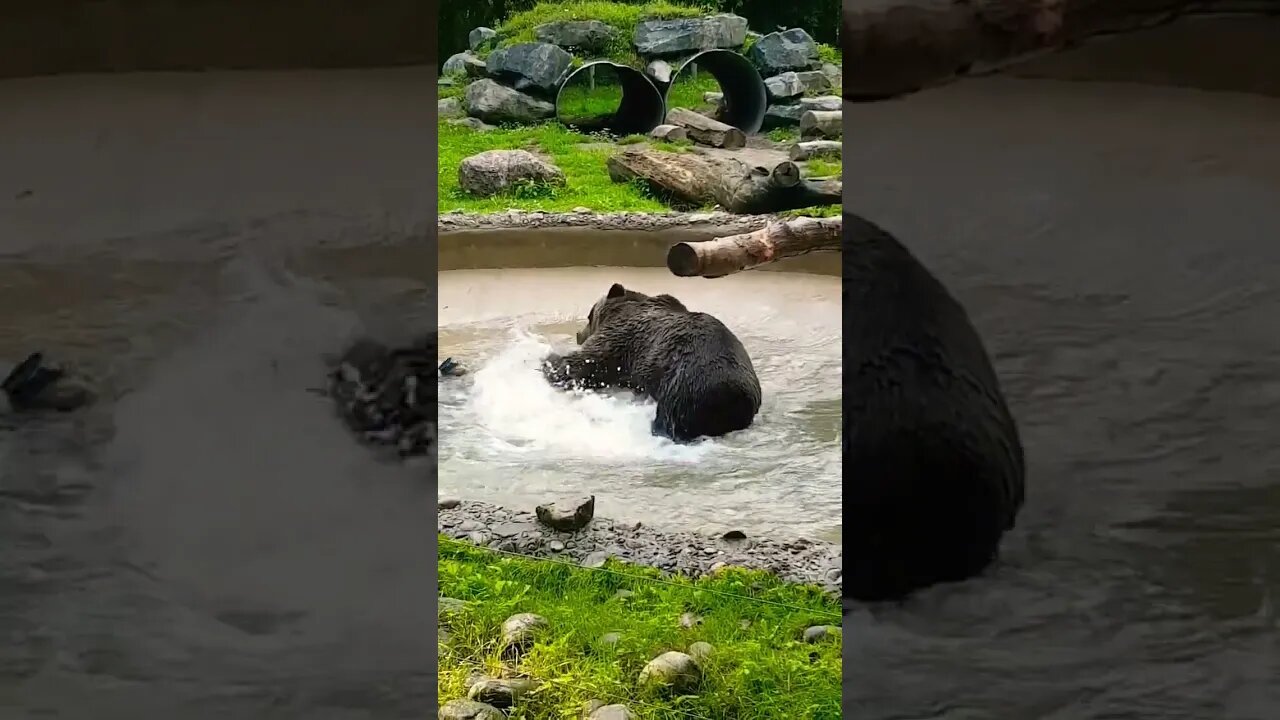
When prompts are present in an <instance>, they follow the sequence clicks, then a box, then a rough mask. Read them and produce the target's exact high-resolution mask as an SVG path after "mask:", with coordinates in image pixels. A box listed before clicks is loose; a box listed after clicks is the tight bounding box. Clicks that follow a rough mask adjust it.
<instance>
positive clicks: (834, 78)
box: [819, 63, 844, 87]
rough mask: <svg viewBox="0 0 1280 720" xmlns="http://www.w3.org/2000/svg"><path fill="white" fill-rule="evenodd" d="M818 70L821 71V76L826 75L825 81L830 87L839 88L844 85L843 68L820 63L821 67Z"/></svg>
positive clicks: (832, 64)
mask: <svg viewBox="0 0 1280 720" xmlns="http://www.w3.org/2000/svg"><path fill="white" fill-rule="evenodd" d="M819 70H821V71H822V74H823V75H826V76H827V79H828V80H830V81H831V86H832V87H839V86H841V85H843V84H844V68H842V67H840V66H839V65H836V64H834V63H822V67H821V68H819Z"/></svg>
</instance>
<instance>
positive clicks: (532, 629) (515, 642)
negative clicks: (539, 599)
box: [502, 613, 550, 650]
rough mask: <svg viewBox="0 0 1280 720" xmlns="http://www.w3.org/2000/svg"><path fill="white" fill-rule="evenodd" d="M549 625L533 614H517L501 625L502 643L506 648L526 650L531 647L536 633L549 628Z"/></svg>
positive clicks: (539, 616) (542, 618)
mask: <svg viewBox="0 0 1280 720" xmlns="http://www.w3.org/2000/svg"><path fill="white" fill-rule="evenodd" d="M549 625H550V623H548V622H547V619H546V618H544V617H542V616H541V615H537V614H535V613H517V614H515V615H512V616H511V617H509V618H507V619H506V620H505V621H503V623H502V642H503V643H505V644H506V645H507V647H514V648H519V649H521V650H526V649H528V648H529V646H531V645H533V641H534V640H535V639H536V637H537V635H538V633H540V632H542V631H543V630H545V629H546V628H547V627H549Z"/></svg>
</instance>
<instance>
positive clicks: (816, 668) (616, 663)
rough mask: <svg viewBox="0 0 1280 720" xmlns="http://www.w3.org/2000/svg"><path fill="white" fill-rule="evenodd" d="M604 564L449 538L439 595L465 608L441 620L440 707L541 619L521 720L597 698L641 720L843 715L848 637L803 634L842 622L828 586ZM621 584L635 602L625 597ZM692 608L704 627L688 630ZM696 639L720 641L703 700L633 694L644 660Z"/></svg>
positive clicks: (707, 666) (569, 714) (491, 669)
mask: <svg viewBox="0 0 1280 720" xmlns="http://www.w3.org/2000/svg"><path fill="white" fill-rule="evenodd" d="M605 570H610V571H613V572H606V571H604V570H590V569H586V568H581V567H577V566H572V565H566V564H560V563H550V562H540V561H535V560H529V559H524V558H512V557H506V556H499V555H496V554H494V553H492V552H491V551H488V550H483V549H480V548H476V547H474V546H471V545H467V544H464V543H461V542H459V541H456V540H452V539H449V538H447V537H444V536H442V537H441V538H440V550H439V570H438V573H439V580H440V593H441V594H442V595H444V596H446V597H450V598H454V599H458V600H463V601H465V602H466V604H465V606H464V607H463V608H462V609H461V610H458V611H455V612H452V613H449V614H446V615H445V616H444V617H445V621H446V623H447V626H448V630H449V633H450V634H451V637H450V638H449V640H448V641H447V642H446V643H444V644H443V645H442V649H441V657H440V671H439V675H438V688H439V692H440V700H441V702H442V703H443V702H446V701H448V700H450V699H454V698H459V697H465V687H466V685H465V681H466V680H467V678H468V676H470V675H471V674H472V673H474V672H477V671H478V672H482V673H485V674H490V675H493V676H497V675H498V674H499V672H500V671H501V669H502V668H503V660H502V650H503V648H502V647H501V644H500V636H499V627H500V626H501V624H502V622H503V620H505V619H506V618H508V617H510V616H511V615H513V614H515V613H519V612H534V613H537V614H539V615H542V616H544V617H545V618H547V620H548V621H549V623H548V627H547V629H546V631H545V632H544V633H543V634H542V635H541V636H540V638H539V640H538V642H537V643H536V644H535V645H534V646H533V647H532V649H530V650H529V651H528V652H527V653H526V654H525V655H524V656H523V657H522V658H521V659H520V660H519V663H518V665H516V666H515V667H514V668H511V669H513V670H515V671H517V672H519V673H522V674H524V675H526V676H528V677H531V678H533V679H535V680H537V681H538V682H539V686H538V688H537V689H536V690H534V691H533V692H531V693H530V694H528V695H526V696H524V697H523V698H522V699H521V701H520V702H519V703H518V704H517V706H516V707H515V708H514V709H513V710H512V711H511V713H510V716H509V717H510V718H512V719H513V720H543V719H551V718H556V719H559V718H576V717H580V716H581V710H580V708H581V706H582V704H583V703H584V702H585V701H587V700H590V699H598V700H604V701H606V702H621V703H625V704H627V705H628V706H629V707H630V708H631V710H632V711H633V712H634V713H635V714H636V715H637V717H639V718H644V719H645V720H658V719H659V718H661V719H663V720H667V719H669V718H678V717H687V716H688V715H692V716H694V717H701V718H717V719H723V720H766V719H772V718H787V719H792V718H795V719H804V720H828V719H830V720H835V719H836V718H839V717H840V716H841V715H840V679H841V644H840V641H839V639H838V638H837V639H834V640H831V641H826V642H819V643H815V644H808V643H805V642H803V641H802V639H801V636H802V633H803V632H804V629H805V628H806V627H809V626H810V625H824V624H828V625H838V624H839V620H838V618H839V617H840V610H839V603H838V602H837V601H836V600H835V599H833V598H830V597H828V596H827V595H825V594H824V593H823V592H822V591H821V590H820V589H818V588H813V587H806V586H798V585H789V584H785V583H782V582H780V581H779V580H777V579H776V578H773V577H771V576H767V575H765V574H762V573H756V572H751V571H746V570H741V569H731V570H726V571H723V572H721V573H719V574H717V575H715V576H713V577H709V578H703V579H700V580H690V579H686V578H673V579H670V580H669V581H668V582H662V583H660V582H655V581H654V580H655V579H657V578H659V577H660V575H659V573H658V572H657V571H655V570H651V569H647V568H639V567H636V566H629V565H624V564H621V563H617V562H616V561H613V560H610V561H609V564H608V565H606V568H605ZM620 590H626V591H630V592H631V593H632V594H631V595H630V596H629V597H622V596H620V595H619V591H620ZM762 601H763V602H762ZM771 603H777V604H771ZM686 612H692V613H696V614H697V615H700V616H701V617H702V622H701V623H700V624H698V625H695V626H694V627H692V628H687V629H686V628H684V627H681V625H680V617H681V615H682V614H683V613H686ZM606 633H618V634H619V635H620V640H619V641H618V642H617V644H616V645H614V646H612V647H611V646H609V645H607V644H605V643H603V642H601V640H600V638H601V637H602V636H604V635H605V634H606ZM697 641H704V642H709V643H711V645H712V646H713V647H714V652H713V653H712V655H711V657H710V660H709V661H707V662H705V663H704V665H703V673H704V678H703V683H702V686H701V687H700V689H699V691H698V693H697V694H696V695H690V696H683V697H668V696H663V695H659V694H656V693H654V692H653V691H649V690H644V689H640V688H638V687H637V682H636V678H637V676H638V675H639V672H640V669H641V668H642V667H643V666H644V664H645V663H646V662H648V661H649V660H650V659H652V658H653V657H656V656H657V655H659V654H660V653H662V652H665V651H668V650H679V651H687V650H688V647H689V645H690V644H691V643H693V642H697ZM686 714H688V715H686Z"/></svg>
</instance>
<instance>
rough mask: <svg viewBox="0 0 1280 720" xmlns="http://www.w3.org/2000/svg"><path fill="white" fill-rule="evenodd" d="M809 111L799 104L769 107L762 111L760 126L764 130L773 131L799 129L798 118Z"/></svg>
mask: <svg viewBox="0 0 1280 720" xmlns="http://www.w3.org/2000/svg"><path fill="white" fill-rule="evenodd" d="M808 111H809V109H808V108H806V107H805V106H803V105H801V104H800V103H790V104H781V103H780V104H776V105H770V106H769V107H767V108H765V111H764V123H763V124H762V125H761V126H760V127H761V128H762V129H764V130H773V129H774V128H781V127H799V126H800V116H801V115H803V114H805V113H806V112H808Z"/></svg>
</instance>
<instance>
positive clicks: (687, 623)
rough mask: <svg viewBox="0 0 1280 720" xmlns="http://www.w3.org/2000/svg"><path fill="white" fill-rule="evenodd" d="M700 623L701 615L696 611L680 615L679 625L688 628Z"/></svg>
mask: <svg viewBox="0 0 1280 720" xmlns="http://www.w3.org/2000/svg"><path fill="white" fill-rule="evenodd" d="M701 624H702V616H701V615H699V614H697V613H691V612H687V613H684V614H682V615H681V616H680V627H682V628H684V629H686V630H688V629H689V628H693V627H697V626H699V625H701Z"/></svg>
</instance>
